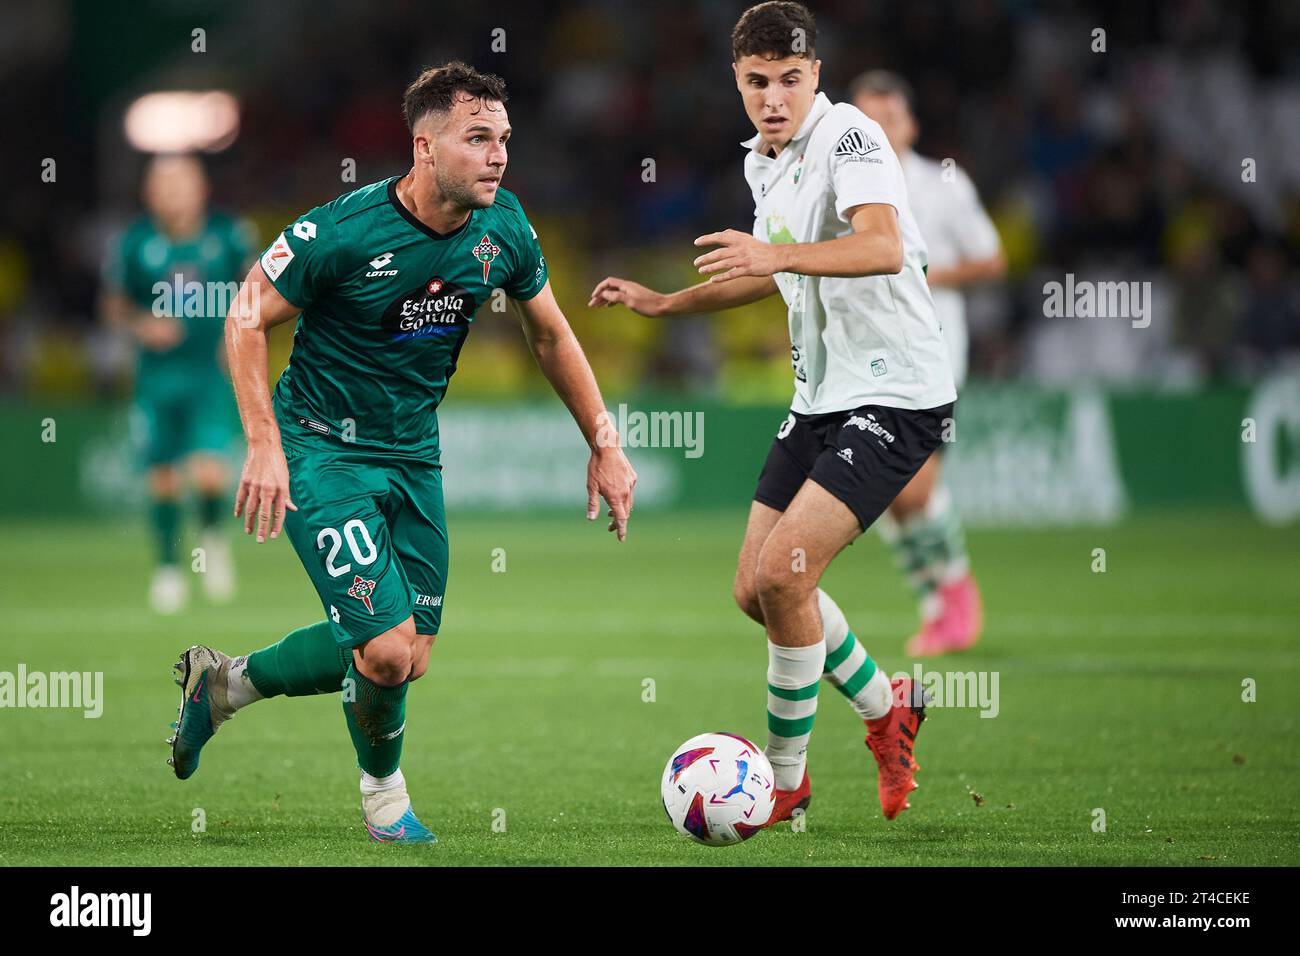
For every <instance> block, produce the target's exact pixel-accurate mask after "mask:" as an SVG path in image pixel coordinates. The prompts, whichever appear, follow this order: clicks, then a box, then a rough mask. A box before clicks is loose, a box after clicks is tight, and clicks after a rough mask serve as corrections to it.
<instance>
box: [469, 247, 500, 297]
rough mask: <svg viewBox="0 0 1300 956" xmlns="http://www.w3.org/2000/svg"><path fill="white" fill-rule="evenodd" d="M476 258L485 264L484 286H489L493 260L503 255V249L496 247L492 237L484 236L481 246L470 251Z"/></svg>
mask: <svg viewBox="0 0 1300 956" xmlns="http://www.w3.org/2000/svg"><path fill="white" fill-rule="evenodd" d="M470 252H472V253H473V254H474V258H475V259H477V260H478V261H479V262H481V263H483V284H484V285H486V284H487V280H488V270H489V269H491V268H492V260H493V259H495V258H496V257H497V256H499V255H501V247H500V246H498V245H496V244H495V243H494V242H493V241H492V238H491V237H490V236H486V235H485V236H484V237H483V238H482V239H480V240H479V244H478V245H477V246H475V247H474V248H473V249H471V250H470Z"/></svg>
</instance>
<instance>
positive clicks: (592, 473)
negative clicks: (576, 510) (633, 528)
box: [587, 446, 636, 541]
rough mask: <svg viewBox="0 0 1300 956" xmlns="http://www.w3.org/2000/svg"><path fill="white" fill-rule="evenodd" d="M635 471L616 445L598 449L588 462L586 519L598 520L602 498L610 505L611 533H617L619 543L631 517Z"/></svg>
mask: <svg viewBox="0 0 1300 956" xmlns="http://www.w3.org/2000/svg"><path fill="white" fill-rule="evenodd" d="M635 487H636V472H635V471H633V470H632V463H631V462H630V461H628V460H627V455H625V454H623V449H622V448H619V447H617V446H611V447H600V448H596V449H595V450H593V451H592V453H591V459H590V460H589V461H588V462H587V520H588V521H595V520H596V515H597V514H599V513H600V499H601V498H604V499H605V503H606V504H608V505H609V517H610V518H612V519H613V520H612V521H610V523H609V528H608V530H610V531H616V532H618V540H620V541H622V540H624V539H625V538H626V537H627V519H628V516H629V515H631V514H632V489H633V488H635Z"/></svg>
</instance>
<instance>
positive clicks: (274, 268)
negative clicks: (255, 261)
mask: <svg viewBox="0 0 1300 956" xmlns="http://www.w3.org/2000/svg"><path fill="white" fill-rule="evenodd" d="M292 261H293V250H292V249H290V248H289V241H288V240H287V239H285V237H284V233H280V235H278V236H277V237H276V239H275V242H273V243H271V248H269V249H267V250H266V252H264V253H262V271H263V272H265V273H266V277H267V278H268V279H278V278H279V277H280V275H281V273H283V272H284V270H285V267H286V266H287V265H288V264H289V263H290V262H292Z"/></svg>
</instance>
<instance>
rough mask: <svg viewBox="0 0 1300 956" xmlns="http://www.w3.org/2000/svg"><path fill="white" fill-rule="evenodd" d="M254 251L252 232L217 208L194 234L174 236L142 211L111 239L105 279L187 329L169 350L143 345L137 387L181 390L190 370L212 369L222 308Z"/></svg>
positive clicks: (223, 313)
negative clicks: (142, 213)
mask: <svg viewBox="0 0 1300 956" xmlns="http://www.w3.org/2000/svg"><path fill="white" fill-rule="evenodd" d="M252 253H253V244H252V235H251V229H250V228H249V227H248V226H247V225H246V224H243V223H240V222H238V221H236V220H234V219H232V218H230V217H229V216H225V215H222V214H221V213H216V212H213V213H210V214H209V215H208V217H207V220H206V221H205V222H204V224H203V228H202V229H200V230H199V231H198V232H197V233H195V234H194V235H193V236H190V237H187V238H185V239H182V240H179V241H177V240H174V239H172V238H170V237H169V236H167V234H166V233H164V232H162V231H161V230H160V229H159V228H158V226H157V225H156V224H155V223H154V221H153V219H152V218H151V217H149V216H141V217H140V218H138V219H137V220H135V221H134V222H133V223H131V225H130V226H129V227H127V229H126V231H125V232H124V233H123V234H122V235H121V237H120V238H119V239H118V240H117V241H115V242H114V243H112V245H111V246H110V247H109V251H108V256H107V258H106V259H105V262H104V281H105V283H106V284H107V285H108V286H109V287H110V288H113V289H115V290H116V291H119V292H121V293H122V294H124V295H125V296H126V297H127V299H128V300H130V302H131V303H132V304H133V305H135V306H136V307H138V308H140V309H144V310H145V311H147V312H152V313H154V314H156V315H171V316H174V317H175V318H177V319H178V320H179V321H180V322H181V323H182V325H183V326H184V327H185V337H184V338H183V339H182V340H181V341H180V342H179V343H178V344H177V345H176V346H175V347H174V348H171V349H168V350H167V351H165V352H155V351H151V350H149V349H141V350H140V358H139V371H138V375H137V380H136V381H137V388H138V389H140V390H143V391H149V390H151V389H155V388H161V389H164V390H165V389H168V388H169V387H172V386H174V387H175V388H178V389H181V390H184V389H185V388H186V387H188V385H189V384H191V383H192V381H193V377H194V376H195V375H201V374H207V373H215V372H216V370H217V368H218V364H217V362H218V360H217V352H218V349H219V348H220V346H221V340H222V330H223V327H224V325H225V320H226V310H227V308H228V306H229V305H230V303H231V301H233V294H234V292H235V291H236V290H237V289H238V284H239V282H240V281H242V280H243V278H244V272H245V270H246V269H247V268H248V260H249V258H250V256H251V255H252Z"/></svg>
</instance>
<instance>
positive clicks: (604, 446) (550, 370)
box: [515, 282, 636, 541]
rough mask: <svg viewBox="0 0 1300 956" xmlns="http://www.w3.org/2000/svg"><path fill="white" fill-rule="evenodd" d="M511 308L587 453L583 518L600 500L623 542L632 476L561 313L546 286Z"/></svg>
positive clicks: (595, 509) (596, 509)
mask: <svg viewBox="0 0 1300 956" xmlns="http://www.w3.org/2000/svg"><path fill="white" fill-rule="evenodd" d="M515 308H516V309H517V310H518V312H519V319H520V322H521V323H522V325H523V327H524V337H525V338H526V339H527V340H528V347H529V349H531V350H532V353H533V358H535V359H536V360H537V367H538V368H540V369H541V370H542V374H543V375H545V376H546V379H547V381H549V382H550V383H551V387H552V388H554V389H555V394H557V395H558V396H560V400H561V401H563V402H564V404H565V405H566V406H568V409H569V412H570V413H571V414H572V415H573V420H574V421H576V422H577V423H578V428H579V429H580V430H581V431H582V437H583V438H584V439H586V441H587V445H588V446H589V447H590V448H591V459H590V460H589V461H588V462H587V518H588V520H591V521H594V520H595V519H596V515H597V514H598V513H599V511H600V499H601V498H604V499H605V501H606V503H607V504H608V505H609V509H610V516H611V517H612V518H613V521H611V522H610V525H609V530H610V531H616V532H618V540H620V541H622V540H623V539H624V538H626V537H627V518H628V515H629V514H631V513H632V489H633V488H634V487H635V486H636V472H635V471H633V470H632V465H631V463H630V462H629V461H628V460H627V456H626V455H624V454H623V449H622V448H621V447H619V445H620V442H619V440H618V435H617V433H616V432H614V431H613V429H612V428H610V426H609V413H608V412H606V410H605V401H604V399H602V398H601V397H600V388H599V386H597V384H596V376H595V375H594V374H592V371H591V365H590V364H589V363H588V362H587V356H586V355H584V354H583V351H582V346H581V345H579V344H578V338H577V336H575V335H574V334H573V329H571V328H570V327H569V320H568V319H566V318H565V317H564V313H563V312H562V311H560V306H559V303H557V302H556V301H555V294H554V293H553V292H552V291H551V284H550V283H549V282H548V283H546V285H544V286H542V290H541V291H540V292H538V293H537V294H536V295H535V296H533V297H532V298H530V299H526V300H523V301H518V300H516V301H515Z"/></svg>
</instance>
